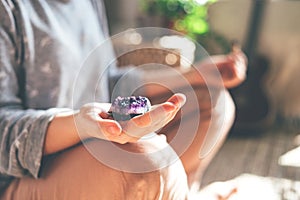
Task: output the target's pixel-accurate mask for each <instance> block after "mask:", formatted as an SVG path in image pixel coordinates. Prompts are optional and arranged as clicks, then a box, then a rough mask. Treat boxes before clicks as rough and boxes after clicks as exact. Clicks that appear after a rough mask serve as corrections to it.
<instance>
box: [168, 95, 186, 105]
mask: <svg viewBox="0 0 300 200" xmlns="http://www.w3.org/2000/svg"><path fill="white" fill-rule="evenodd" d="M167 102H170V103H172V104H174V105H175V106H176V107H178V108H180V107H182V106H183V105H184V104H185V102H186V96H185V95H184V94H181V93H176V94H174V95H173V96H172V97H170V98H169V99H168V100H167Z"/></svg>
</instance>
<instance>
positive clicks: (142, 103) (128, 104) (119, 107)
mask: <svg viewBox="0 0 300 200" xmlns="http://www.w3.org/2000/svg"><path fill="white" fill-rule="evenodd" d="M150 108H151V103H150V101H149V99H148V98H146V97H142V96H138V97H135V96H130V97H120V96H119V97H117V98H116V99H115V100H114V101H113V102H112V105H111V108H110V113H111V114H112V117H113V118H114V119H115V120H118V121H125V120H129V119H131V118H132V117H135V116H137V115H142V114H144V113H146V112H148V111H149V110H150Z"/></svg>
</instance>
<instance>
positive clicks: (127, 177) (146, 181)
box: [1, 136, 188, 200]
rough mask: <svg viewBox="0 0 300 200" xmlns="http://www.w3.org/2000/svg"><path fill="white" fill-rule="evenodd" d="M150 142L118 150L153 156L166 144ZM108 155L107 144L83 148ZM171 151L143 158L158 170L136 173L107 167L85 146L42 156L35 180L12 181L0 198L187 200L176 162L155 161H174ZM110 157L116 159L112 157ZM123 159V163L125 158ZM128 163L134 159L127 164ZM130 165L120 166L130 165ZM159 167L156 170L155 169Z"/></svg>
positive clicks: (182, 175)
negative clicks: (38, 175) (161, 161)
mask: <svg viewBox="0 0 300 200" xmlns="http://www.w3.org/2000/svg"><path fill="white" fill-rule="evenodd" d="M152 140H154V141H151V142H147V141H141V142H139V143H138V144H126V145H124V146H122V148H124V149H127V150H130V151H132V152H135V153H142V154H143V153H147V152H153V151H156V150H158V149H159V148H161V146H164V145H166V144H167V143H166V139H165V138H164V137H161V136H154V138H153V139H152ZM86 145H87V146H88V148H89V147H92V148H93V146H94V147H101V149H106V150H107V152H106V153H107V154H109V152H110V149H109V148H111V147H110V145H109V143H108V142H106V141H101V140H95V141H91V142H89V143H88V144H86ZM172 153H174V152H171V151H169V152H162V153H161V154H162V155H161V154H160V155H161V157H159V158H155V157H149V156H147V154H145V156H144V157H142V159H141V162H143V164H145V165H151V166H152V167H153V169H155V168H156V170H153V171H149V172H143V173H134V172H124V171H122V170H118V169H114V168H113V167H109V166H106V165H105V164H103V163H102V162H100V161H99V160H97V159H96V158H95V157H94V156H93V155H92V154H90V153H89V152H88V150H87V148H86V147H85V146H84V145H78V146H76V147H73V148H71V149H68V150H66V151H64V152H61V153H58V154H56V155H52V156H50V157H48V158H45V160H44V162H43V165H42V168H41V172H40V176H41V177H40V178H39V179H33V178H21V179H15V180H14V181H13V182H12V183H11V184H10V185H9V187H8V188H7V190H6V191H5V194H4V195H3V197H2V198H1V199H5V200H19V199H20V200H23V199H34V200H48V199H49V200H56V199H57V200H61V199H74V200H76V199H80V200H82V199H84V200H85V199H88V200H93V199H97V200H101V199H103V200H107V199H124V200H126V199H128V200H132V199H154V200H160V199H162V200H167V199H172V200H176V199H178V200H183V199H187V195H188V187H187V180H186V175H185V172H184V169H183V166H182V164H181V162H180V160H179V159H178V160H177V161H175V162H173V164H172V165H169V166H166V167H161V166H159V162H157V160H156V159H162V158H169V157H172V155H169V154H172ZM110 157H111V159H116V160H118V159H119V158H118V157H115V156H114V155H111V156H110ZM125 160H126V159H125ZM129 162H132V161H129ZM129 164H134V163H124V165H129ZM156 165H157V166H156Z"/></svg>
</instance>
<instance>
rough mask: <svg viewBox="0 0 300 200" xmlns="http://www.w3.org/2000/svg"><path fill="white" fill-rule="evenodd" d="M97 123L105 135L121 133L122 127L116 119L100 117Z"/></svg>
mask: <svg viewBox="0 0 300 200" xmlns="http://www.w3.org/2000/svg"><path fill="white" fill-rule="evenodd" d="M98 124H99V126H100V128H101V130H102V132H103V133H104V134H105V135H106V136H108V135H120V134H121V133H122V127H121V125H120V124H119V123H118V122H117V121H114V120H110V119H101V120H99V121H98Z"/></svg>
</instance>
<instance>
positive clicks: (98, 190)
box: [0, 0, 244, 199]
mask: <svg viewBox="0 0 300 200" xmlns="http://www.w3.org/2000/svg"><path fill="white" fill-rule="evenodd" d="M0 13H1V20H0V21H1V27H0V91H1V93H0V105H1V109H0V119H1V120H0V121H1V122H0V131H1V138H0V141H1V146H0V151H1V152H0V153H1V155H0V159H1V160H0V165H1V166H0V167H1V168H0V176H1V182H0V184H1V190H2V193H1V198H2V199H186V198H187V195H188V185H187V180H186V179H187V177H186V172H187V173H188V175H189V176H190V174H192V172H194V171H197V170H195V169H196V168H198V166H199V164H201V163H199V159H198V152H199V148H200V146H199V145H200V144H201V142H203V138H202V140H201V142H200V141H196V140H195V142H194V143H193V144H192V147H193V148H189V149H188V150H187V151H186V153H185V154H184V155H183V157H182V161H183V165H184V167H185V170H186V172H185V171H184V168H183V166H182V163H181V161H180V160H177V161H176V162H174V160H172V161H170V162H172V164H170V162H169V163H168V164H167V165H164V166H162V165H161V164H160V163H161V162H160V161H162V160H169V159H170V160H171V158H173V157H174V156H176V154H175V152H174V151H173V150H172V148H170V147H169V146H168V145H167V143H166V141H165V138H164V137H161V136H157V135H154V136H153V137H151V138H150V139H149V140H139V141H138V139H139V137H135V136H134V133H143V135H145V134H148V133H151V132H153V131H156V130H158V129H159V128H161V127H163V126H164V125H166V124H167V123H168V122H169V121H170V120H172V119H173V118H174V116H175V114H176V113H177V112H178V110H179V109H180V107H181V106H182V105H183V104H184V102H185V97H184V96H183V95H181V94H177V95H174V96H172V97H171V98H170V99H169V100H168V101H166V102H165V103H162V104H159V105H158V106H157V107H156V109H153V110H152V111H151V112H150V113H149V114H148V115H143V116H141V117H138V118H135V119H133V120H131V121H129V122H128V124H129V125H128V126H127V127H129V128H127V130H124V128H123V126H121V125H120V124H119V123H118V122H116V121H113V120H110V119H108V118H107V116H106V114H105V113H106V112H107V111H108V109H109V104H107V103H92V104H91V102H93V101H96V102H108V101H109V94H108V79H109V77H108V74H107V73H106V71H105V69H104V67H103V66H104V65H103V66H102V67H88V68H87V69H86V70H85V71H83V73H80V76H81V77H80V80H83V82H82V87H77V88H75V89H76V90H75V93H76V95H74V94H73V83H74V81H75V79H76V76H77V74H78V73H79V72H81V69H80V63H82V62H83V60H84V59H85V57H87V55H88V54H89V53H90V51H91V50H93V49H94V48H95V47H96V46H97V45H99V44H100V43H101V42H103V40H105V38H106V37H108V33H107V27H106V20H105V13H104V11H103V4H102V3H101V1H92V0H91V1H80V0H56V1H46V0H41V1H31V0H23V1H12V0H6V1H1V4H0ZM109 57H113V53H112V52H111V48H108V49H107V51H105V52H103V54H100V55H99V60H97V61H96V62H94V63H90V64H92V65H99V62H100V63H101V62H102V64H103V62H104V63H105V62H106V59H107V58H109ZM219 63H220V66H221V65H224V63H225V64H226V66H227V65H228V66H233V67H232V68H230V69H231V71H233V72H235V67H234V66H235V64H236V62H235V60H234V59H231V60H230V61H227V60H225V62H224V60H222V61H221V62H219ZM228 63H229V64H228ZM82 74H83V75H82ZM99 74H101V75H102V76H101V77H102V79H101V80H100V82H97V80H95V79H93V78H91V77H92V76H95V75H96V76H97V75H99ZM232 74H233V75H234V76H231V77H230V81H229V82H230V83H232V82H234V81H235V82H234V83H235V84H238V83H239V82H241V81H242V80H243V78H244V77H243V76H241V77H239V76H237V73H232ZM188 76H189V74H187V77H188ZM191 80H193V79H191ZM197 80H198V79H197ZM224 80H225V79H224ZM232 80H234V81H232ZM96 84H97V85H99V87H97V88H98V89H97V90H96V91H94V90H87V89H86V88H88V87H90V86H93V85H96ZM196 84H203V83H202V82H201V81H200V82H199V83H198V82H197V83H196ZM224 84H225V85H226V80H225V81H224ZM93 89H94V88H93ZM91 92H93V94H91ZM94 92H96V98H92V97H91V96H92V95H94ZM227 98H229V97H227ZM91 100H93V101H91ZM66 108H67V109H66ZM229 115H232V116H233V114H232V113H231V114H229ZM149 116H150V117H151V120H149V119H150V118H149ZM232 116H230V117H232ZM161 119H164V120H161ZM229 121H231V119H229ZM208 124H209V123H208ZM229 127H230V124H229V125H228V127H227V128H226V129H224V134H223V135H224V136H225V135H226V132H227V131H228V128H229ZM199 130H200V129H199ZM128 133H132V134H128ZM169 135H170V137H171V136H172V133H170V134H169ZM169 135H167V137H169ZM224 136H223V138H224ZM201 137H203V135H202V136H201ZM91 138H97V139H99V140H91V141H90V139H91ZM83 140H84V141H86V140H88V141H87V142H86V143H85V145H82V144H81V141H83ZM108 141H112V142H115V143H119V144H122V145H119V146H118V148H122V149H124V150H126V151H128V152H133V153H140V154H141V155H142V156H141V158H140V159H141V163H144V164H145V166H151V169H152V170H147V171H144V172H143V173H134V171H130V170H121V169H115V168H113V167H110V166H107V165H105V163H104V164H103V163H102V162H99V161H98V160H96V159H95V157H94V156H93V155H92V154H90V153H89V152H88V149H95V148H96V149H97V148H100V150H99V151H101V152H104V154H106V155H108V157H109V158H110V159H111V160H116V161H117V160H119V158H115V157H114V155H111V150H112V149H114V147H112V146H111V143H110V142H108ZM166 146H168V148H167V150H166V151H163V152H162V151H160V150H161V149H162V148H165V147H166ZM194 147H195V148H194ZM153 151H159V152H160V154H159V156H154V157H151V156H148V155H149V152H150V153H151V152H153ZM195 152H197V153H195ZM196 154H197V155H196ZM185 155H186V156H185ZM190 157H192V158H190ZM208 160H209V159H208ZM191 161H192V162H191ZM124 162H125V163H124V164H128V165H129V166H130V167H131V166H132V165H131V164H132V163H130V161H128V162H127V163H126V159H125V161H124ZM202 163H203V162H202ZM196 166H197V167H196ZM203 166H205V165H204V164H203ZM37 178H38V179H37Z"/></svg>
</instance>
